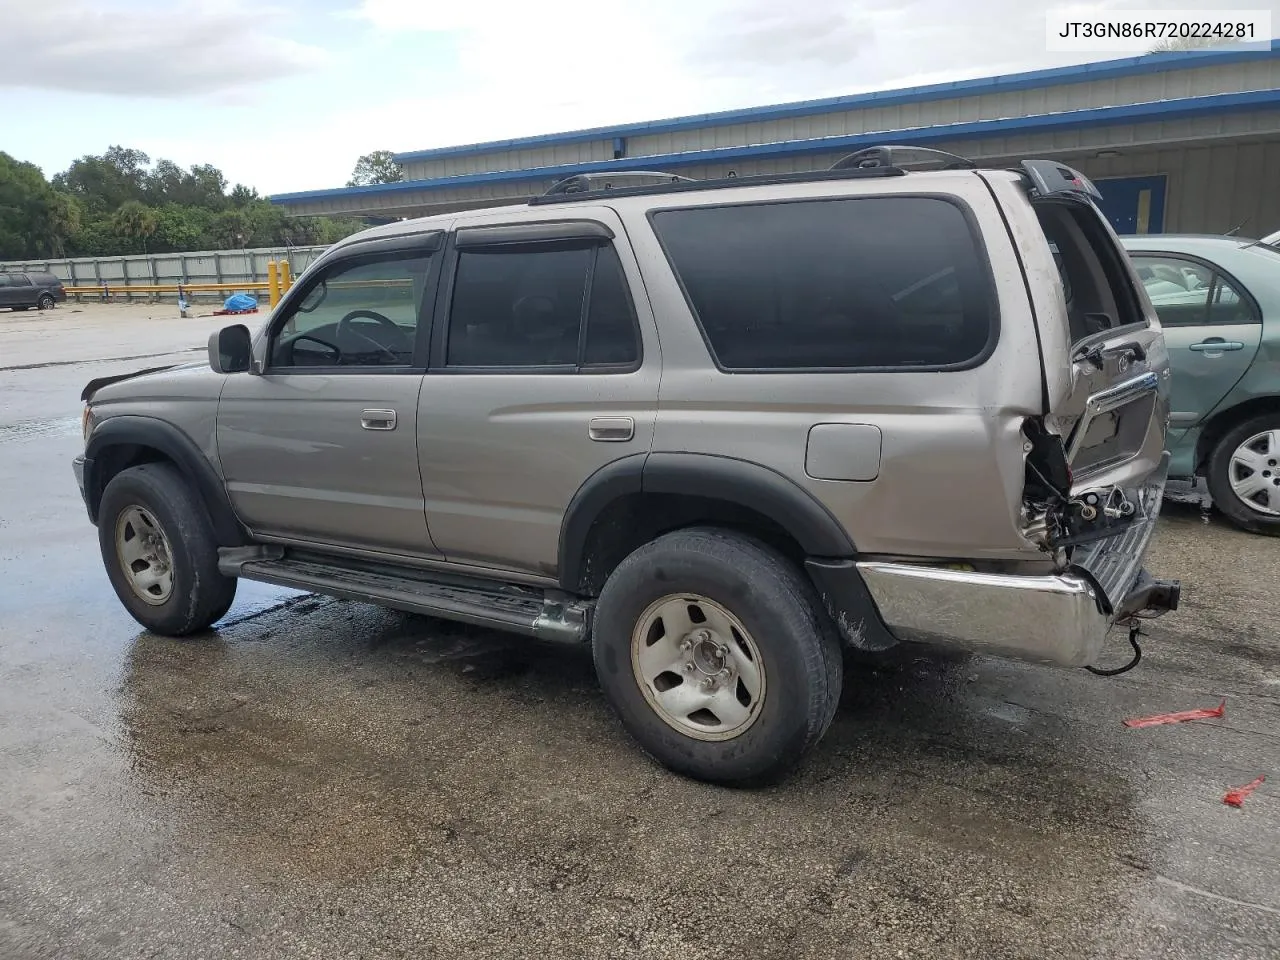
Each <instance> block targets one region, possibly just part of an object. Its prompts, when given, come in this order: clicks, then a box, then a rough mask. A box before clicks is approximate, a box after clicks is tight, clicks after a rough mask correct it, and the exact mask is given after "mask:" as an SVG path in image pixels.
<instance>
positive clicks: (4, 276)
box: [0, 273, 10, 287]
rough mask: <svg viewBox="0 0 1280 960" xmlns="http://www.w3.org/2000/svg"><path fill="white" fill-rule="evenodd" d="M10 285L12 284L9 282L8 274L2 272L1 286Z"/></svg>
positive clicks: (0, 274) (0, 276)
mask: <svg viewBox="0 0 1280 960" xmlns="http://www.w3.org/2000/svg"><path fill="white" fill-rule="evenodd" d="M9 285H10V284H9V276H8V274H4V273H0V287H7V286H9Z"/></svg>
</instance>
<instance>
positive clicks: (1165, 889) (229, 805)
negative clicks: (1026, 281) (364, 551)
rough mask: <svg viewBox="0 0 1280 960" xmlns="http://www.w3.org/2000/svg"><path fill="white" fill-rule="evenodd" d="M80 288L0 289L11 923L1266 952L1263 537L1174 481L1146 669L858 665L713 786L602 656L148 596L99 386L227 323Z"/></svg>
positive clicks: (1085, 951)
mask: <svg viewBox="0 0 1280 960" xmlns="http://www.w3.org/2000/svg"><path fill="white" fill-rule="evenodd" d="M171 309H172V308H159V309H158V310H157V316H158V317H167V316H171ZM98 311H99V313H103V314H104V316H105V319H101V318H100V317H98V315H97V314H95V313H94V310H93V309H92V308H89V309H86V310H85V311H84V312H82V313H79V314H74V313H72V312H71V308H68V307H63V308H62V309H60V310H59V311H57V312H56V313H55V314H53V315H52V317H49V318H37V317H36V316H35V315H31V314H28V315H10V314H5V313H0V958H4V960H11V958H12V960H34V958H99V957H122V958H123V957H128V958H134V957H149V958H170V957H172V958H184V960H185V958H205V957H210V958H211V957H219V958H222V957H246V958H249V957H252V958H258V957H261V958H275V957H280V958H285V957H287V958H310V957H315V958H339V957H359V958H364V957H369V958H373V957H379V958H381V957H412V958H419V957H442V958H443V957H503V958H507V957H510V958H517V957H530V956H543V957H556V958H559V957H566V958H577V957H582V958H587V957H590V958H596V957H601V958H604V957H632V956H634V957H655V958H656V957H678V958H712V957H726V958H730V957H732V958H738V957H742V958H757V957H758V958H793V957H814V958H818V957H821V958H827V957H850V958H880V957H886V958H896V957H930V958H939V957H980V958H984V960H995V958H1040V957H1054V958H1068V957H1108V958H1112V957H1114V958H1157V957H1158V958H1196V960H1199V958H1214V960H1231V958H1275V957H1277V956H1280V725H1278V724H1277V720H1278V719H1280V637H1278V636H1277V629H1276V616H1277V611H1280V603H1278V602H1277V595H1278V594H1280V540H1271V539H1266V538H1260V537H1255V536H1250V535H1247V534H1243V533H1240V532H1237V531H1235V530H1234V529H1232V528H1230V527H1229V526H1227V525H1226V524H1225V523H1224V522H1222V521H1221V520H1220V519H1218V518H1216V517H1215V518H1213V519H1211V520H1209V521H1208V522H1205V521H1203V520H1202V519H1201V515H1200V512H1199V510H1197V509H1196V508H1194V507H1179V506H1177V505H1172V506H1169V507H1167V508H1166V516H1165V518H1164V520H1163V521H1162V526H1161V529H1160V532H1159V534H1158V538H1157V541H1156V544H1155V546H1154V549H1153V554H1152V557H1151V566H1152V568H1153V570H1154V572H1155V573H1156V574H1157V575H1162V576H1174V577H1180V578H1182V580H1183V585H1184V595H1183V597H1184V598H1183V608H1182V609H1181V610H1180V611H1178V612H1177V613H1176V614H1173V615H1171V616H1169V617H1167V618H1165V619H1163V620H1160V621H1158V622H1156V623H1153V624H1152V625H1151V626H1150V627H1149V634H1150V636H1149V637H1148V638H1147V639H1146V641H1145V644H1146V650H1147V656H1146V658H1145V660H1144V661H1143V663H1142V665H1141V666H1140V667H1139V668H1138V669H1137V670H1135V671H1133V672H1132V673H1129V674H1126V675H1124V676H1121V677H1117V678H1114V679H1101V678H1098V677H1094V676H1092V675H1091V674H1089V673H1087V672H1085V671H1083V670H1062V669H1051V668H1042V667H1035V666H1027V665H1022V664H1016V663H1009V662H1002V661H998V660H992V659H986V658H964V657H953V658H944V657H941V656H938V655H932V654H931V655H922V654H920V653H918V652H912V653H903V654H901V655H900V656H898V657H896V658H894V659H893V660H891V661H890V662H887V663H883V664H878V665H876V666H874V667H873V666H866V665H851V666H850V668H849V673H848V677H847V680H846V693H845V698H844V702H843V704H842V706H841V709H840V712H839V714H838V715H837V717H836V720H835V723H834V726H833V728H832V730H831V732H830V734H829V735H828V736H827V738H826V739H825V740H824V741H823V743H822V744H821V745H820V747H819V749H818V750H817V752H816V753H815V754H814V755H813V756H812V757H811V758H810V760H809V761H808V762H807V763H806V764H805V765H804V766H803V767H802V768H801V769H800V770H799V771H798V772H797V773H796V774H795V775H794V776H793V777H792V778H791V779H790V780H789V781H787V782H786V783H784V784H781V785H779V786H776V787H773V788H769V789H766V790H758V791H730V790H723V789H716V788H712V787H708V786H704V785H701V784H697V783H693V782H690V781H687V780H682V779H680V778H677V777H675V776H673V775H671V774H668V773H666V772H665V771H664V770H662V769H661V768H659V767H657V766H656V765H655V764H653V763H652V762H651V761H649V760H648V759H646V758H645V757H644V756H643V755H641V754H640V753H639V752H638V751H637V750H636V749H635V748H634V747H633V746H632V744H631V742H630V741H629V740H628V738H627V737H626V736H625V734H624V733H623V731H622V730H621V728H620V727H619V725H618V724H617V723H616V722H615V721H614V719H613V717H612V716H611V715H610V713H609V710H608V708H607V706H606V704H605V703H604V701H603V699H602V697H601V694H600V692H599V690H598V688H597V686H596V683H595V680H594V676H593V673H592V668H591V663H590V659H589V657H588V656H587V655H586V654H585V652H583V653H579V652H577V651H569V650H563V649H554V648H545V647H540V646H536V645H533V644H531V643H530V642H528V641H525V640H523V639H521V638H517V637H508V636H504V635H501V634H497V633H491V632H486V631H479V630H474V629H471V628H463V627H458V626H453V625H449V624H445V623H441V622H438V621H433V620H430V619H427V618H423V617H415V616H409V615H405V614H400V613H395V612H388V611H382V610H379V609H377V608H374V607H370V606H366V605H362V604H357V603H348V602H341V601H334V600H329V599H325V598H320V597H314V596H309V595H301V594H293V593H288V592H286V591H280V590H277V589H275V588H271V587H265V586H260V585H254V584H247V583H244V584H241V591H240V594H239V598H238V600H237V602H236V605H235V606H234V607H233V609H232V610H231V612H230V613H229V614H228V616H227V618H226V619H225V620H224V621H223V622H222V623H221V624H219V625H218V627H217V629H216V630H214V631H212V632H210V633H208V634H207V635H203V636H200V637H196V638H192V639H188V640H181V641H178V640H171V639H166V638H162V637H157V636H153V635H151V634H148V633H146V632H143V631H141V630H140V628H139V627H138V626H137V624H136V623H135V622H134V621H133V620H131V619H130V618H129V617H128V616H127V615H126V614H125V612H124V611H123V609H122V608H121V607H120V606H119V604H118V602H117V601H116V599H115V596H114V595H113V593H112V591H111V589H110V587H109V585H108V583H107V579H106V576H105V574H104V573H103V571H102V567H101V561H100V559H99V556H98V549H97V542H96V536H95V531H94V529H93V528H92V527H91V526H90V525H89V523H88V521H87V518H86V516H85V513H84V509H83V507H82V505H81V502H80V499H79V495H78V493H77V491H76V489H75V484H74V481H73V479H72V474H71V469H70V461H71V458H72V457H73V456H74V455H75V454H76V452H77V450H78V448H79V447H80V445H81V441H80V436H79V420H78V416H79V401H78V394H79V391H80V389H81V387H82V386H83V384H84V382H85V381H87V380H88V379H90V378H91V377H96V376H103V375H106V374H109V373H112V372H116V371H121V372H123V371H125V370H129V369H132V368H137V367H143V366H154V365H156V364H158V363H163V362H165V356H166V355H167V356H171V357H172V360H173V362H177V361H180V360H188V359H192V358H196V357H199V356H200V354H199V353H198V352H196V353H192V352H190V351H189V348H190V347H192V346H198V345H199V344H201V343H202V342H203V339H204V338H205V337H207V335H208V332H209V331H210V330H212V329H213V324H214V323H215V322H216V321H211V320H192V321H181V322H180V321H177V320H173V319H157V320H151V321H148V320H144V319H139V318H137V317H133V316H130V317H124V316H123V315H122V314H120V315H115V314H105V313H104V311H103V310H102V308H98ZM167 351H174V352H172V353H166V352H167ZM144 355H145V356H146V357H147V358H146V359H134V360H126V361H115V360H111V359H109V358H112V357H142V356H144ZM156 355H160V356H159V357H157V356H156ZM1124 653H1125V648H1124V646H1123V643H1122V641H1120V640H1119V639H1118V640H1117V645H1116V647H1115V648H1113V650H1112V651H1111V653H1110V656H1111V658H1112V659H1114V660H1115V661H1116V662H1121V661H1122V660H1123V659H1124ZM1222 698H1225V699H1226V716H1225V717H1224V718H1223V719H1221V720H1211V721H1203V722H1195V723H1185V724H1181V725H1177V726H1164V727H1154V728H1149V729H1127V728H1125V727H1123V726H1122V725H1121V720H1123V719H1124V718H1126V717H1131V716H1136V715H1143V714H1149V713H1156V712H1164V711H1170V710H1183V709H1188V708H1192V707H1202V706H1205V707H1207V706H1213V705H1215V704H1217V703H1218V701H1219V700H1220V699H1222ZM1259 774H1267V775H1268V777H1269V778H1272V779H1273V780H1274V782H1268V783H1266V784H1264V785H1263V787H1262V788H1260V789H1259V790H1258V791H1257V792H1256V793H1255V794H1254V795H1253V796H1251V797H1250V798H1249V799H1248V800H1247V801H1246V802H1245V804H1244V806H1243V808H1242V809H1233V808H1230V807H1227V806H1225V805H1224V804H1223V803H1222V796H1223V794H1224V792H1225V791H1226V790H1227V789H1228V788H1230V787H1232V786H1236V785H1240V784H1243V783H1247V782H1248V781H1250V780H1252V779H1253V778H1254V777H1256V776H1258V775H1259Z"/></svg>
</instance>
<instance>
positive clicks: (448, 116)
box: [0, 0, 1280, 193]
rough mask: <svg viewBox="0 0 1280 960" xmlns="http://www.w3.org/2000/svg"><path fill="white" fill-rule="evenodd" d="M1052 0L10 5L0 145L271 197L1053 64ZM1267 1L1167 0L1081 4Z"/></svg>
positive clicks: (1074, 59) (54, 165)
mask: <svg viewBox="0 0 1280 960" xmlns="http://www.w3.org/2000/svg"><path fill="white" fill-rule="evenodd" d="M1064 8H1066V5H1064V4H1062V3H1054V2H1050V0H971V2H969V3H956V2H954V0H800V2H785V0H558V2H555V3H545V4H544V3H536V2H527V0H449V2H441V0H262V2H254V0H38V2H31V0H0V25H3V28H2V30H0V38H2V40H3V49H4V54H3V56H0V107H2V108H3V109H2V110H0V150H5V151H7V152H9V153H11V154H13V155H14V156H16V157H18V158H19V159H22V160H30V161H32V162H34V163H36V164H38V165H39V166H41V167H42V168H43V169H44V170H45V173H46V174H48V175H52V174H53V173H55V172H57V171H59V170H62V169H64V168H65V167H66V166H67V164H68V163H70V161H71V160H73V159H74V158H75V157H77V156H81V155H83V154H86V153H101V152H102V151H103V150H104V149H105V148H106V147H107V146H109V145H110V144H114V143H119V144H121V145H123V146H129V147H136V148H138V149H141V150H144V151H145V152H147V153H149V154H150V155H151V156H152V158H153V159H156V158H158V157H166V158H168V159H171V160H174V161H176V162H177V163H180V164H182V165H184V166H189V165H190V164H192V163H214V164H216V165H217V166H219V167H221V168H222V169H223V171H224V172H225V173H226V174H227V176H228V178H229V179H230V180H232V181H233V182H235V181H240V182H244V183H248V184H251V185H253V186H255V187H256V188H257V189H258V190H259V191H261V192H263V193H278V192H287V191H292V190H308V189H314V188H322V187H332V186H340V185H342V183H344V182H345V181H346V179H347V177H348V176H349V175H350V171H351V167H352V166H353V164H354V162H355V159H356V157H357V156H359V155H360V154H362V153H367V152H369V151H371V150H376V149H390V150H396V151H404V150H413V149H422V148H426V147H434V146H446V145H450V144H458V143H469V142H475V141H478V140H490V139H498V138H505V137H513V136H523V135H528V134H537V133H550V132H555V131H559V130H568V129H574V128H579V127H587V126H597V125H601V124H608V123H621V122H629V121H637V120H651V119H658V118H662V117H670V116H680V115H685V114H692V113H702V112H706V111H712V110H724V109H730V108H734V107H745V106H753V105H760V104H766V103H776V102H779V101H784V100H796V99H806V98H810V97H823V96H834V95H838V94H845V93H856V92H859V91H863V90H874V89H885V88H891V87H898V86H907V85H912V84H918V83H929V82H934V81H941V80H954V79H962V78H965V77H979V76H988V75H992V74H997V73H1007V72H1011V71H1016V70H1025V69H1034V68H1037V67H1047V66H1059V65H1065V64H1069V63H1079V62H1083V61H1087V60H1100V59H1108V58H1111V57H1115V56H1121V55H1123V54H1116V53H1110V54H1108V53H1098V52H1074V53H1048V52H1046V49H1045V48H1046V43H1045V16H1046V12H1047V11H1049V10H1062V9H1064ZM1152 8H1158V9H1165V10H1169V9H1191V10H1199V11H1205V10H1209V9H1217V10H1223V11H1226V10H1235V9H1240V8H1247V9H1266V10H1271V11H1272V12H1273V13H1272V16H1273V20H1274V27H1275V29H1280V0H1237V2H1232V0H1225V2H1223V0H1199V2H1192V3H1187V2H1184V0H1161V2H1160V3H1158V4H1157V3H1153V2H1145V3H1144V2H1141V0H1139V2H1127V0H1100V2H1094V3H1086V4H1084V5H1083V6H1081V5H1072V6H1071V7H1070V9H1074V10H1079V11H1089V10H1094V11H1100V10H1147V9H1152Z"/></svg>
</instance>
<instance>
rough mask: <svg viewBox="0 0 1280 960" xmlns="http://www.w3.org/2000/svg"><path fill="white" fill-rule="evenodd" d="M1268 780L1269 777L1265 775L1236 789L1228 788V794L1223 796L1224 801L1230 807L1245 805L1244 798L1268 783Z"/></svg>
mask: <svg viewBox="0 0 1280 960" xmlns="http://www.w3.org/2000/svg"><path fill="white" fill-rule="evenodd" d="M1266 781H1267V778H1266V776H1265V775H1264V776H1261V777H1258V778H1257V779H1256V780H1252V781H1250V782H1249V783H1246V784H1245V785H1244V786H1243V787H1236V788H1235V789H1234V790H1228V791H1227V795H1226V796H1225V797H1223V798H1222V802H1223V803H1225V804H1226V805H1227V806H1229V807H1243V806H1244V798H1245V797H1247V796H1248V795H1249V794H1251V793H1253V791H1255V790H1257V789H1258V788H1259V787H1260V786H1262V785H1263V784H1264V783H1266Z"/></svg>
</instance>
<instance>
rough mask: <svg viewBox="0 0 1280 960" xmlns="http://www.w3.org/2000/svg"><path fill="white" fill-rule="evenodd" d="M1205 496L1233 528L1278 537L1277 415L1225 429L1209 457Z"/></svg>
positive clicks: (1279, 430) (1279, 470) (1279, 438)
mask: <svg viewBox="0 0 1280 960" xmlns="http://www.w3.org/2000/svg"><path fill="white" fill-rule="evenodd" d="M1207 480H1208V485H1209V495H1210V496H1211V497H1213V502H1214V504H1216V505H1217V507H1218V509H1219V510H1221V511H1222V512H1223V513H1224V514H1226V516H1227V518H1228V519H1230V520H1231V522H1232V523H1234V524H1235V525H1236V526H1238V527H1240V528H1242V529H1244V530H1248V531H1250V532H1251V533H1262V534H1267V535H1270V536H1280V413H1264V414H1261V415H1260V416H1257V417H1252V418H1250V419H1249V420H1246V421H1244V422H1243V423H1240V424H1238V425H1236V426H1235V427H1232V428H1231V429H1230V430H1228V431H1227V432H1226V433H1225V434H1224V435H1223V437H1222V439H1220V440H1219V441H1218V443H1217V445H1216V446H1215V447H1214V448H1213V453H1212V454H1211V455H1210V456H1209V472H1208V477H1207Z"/></svg>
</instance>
